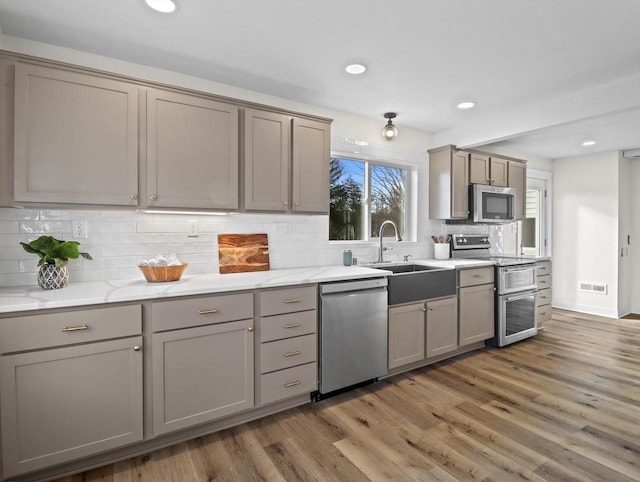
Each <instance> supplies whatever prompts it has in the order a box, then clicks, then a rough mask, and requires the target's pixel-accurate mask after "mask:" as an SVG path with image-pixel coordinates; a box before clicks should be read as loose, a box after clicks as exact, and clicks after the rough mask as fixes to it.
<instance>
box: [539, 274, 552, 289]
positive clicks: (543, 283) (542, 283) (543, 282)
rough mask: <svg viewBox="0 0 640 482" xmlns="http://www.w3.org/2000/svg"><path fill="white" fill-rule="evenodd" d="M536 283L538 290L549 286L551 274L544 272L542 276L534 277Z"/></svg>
mask: <svg viewBox="0 0 640 482" xmlns="http://www.w3.org/2000/svg"><path fill="white" fill-rule="evenodd" d="M536 285H537V286H538V289H539V290H544V289H546V288H551V275H550V274H545V275H543V276H537V277H536Z"/></svg>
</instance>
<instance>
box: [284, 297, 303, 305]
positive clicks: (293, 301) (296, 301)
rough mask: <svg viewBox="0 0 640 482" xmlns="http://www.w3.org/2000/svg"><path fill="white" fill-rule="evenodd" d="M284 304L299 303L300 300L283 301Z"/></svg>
mask: <svg viewBox="0 0 640 482" xmlns="http://www.w3.org/2000/svg"><path fill="white" fill-rule="evenodd" d="M284 302H285V303H287V304H288V303H300V300H299V299H298V298H293V299H291V300H284Z"/></svg>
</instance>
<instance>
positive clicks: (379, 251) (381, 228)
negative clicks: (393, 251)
mask: <svg viewBox="0 0 640 482" xmlns="http://www.w3.org/2000/svg"><path fill="white" fill-rule="evenodd" d="M387 224H390V225H391V226H393V230H394V231H395V233H396V241H402V237H401V236H400V233H398V226H396V223H394V222H393V221H391V220H389V219H387V220H386V221H385V222H383V223H382V224H381V225H380V231H379V232H378V237H379V238H380V249H379V250H378V263H384V257H383V256H382V253H384V251H385V250H386V249H387V248H383V247H382V231H384V227H385V226H386V225H387Z"/></svg>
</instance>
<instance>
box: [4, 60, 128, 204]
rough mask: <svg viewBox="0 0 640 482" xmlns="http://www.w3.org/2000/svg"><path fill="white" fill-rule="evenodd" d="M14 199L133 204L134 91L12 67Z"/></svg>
mask: <svg viewBox="0 0 640 482" xmlns="http://www.w3.org/2000/svg"><path fill="white" fill-rule="evenodd" d="M14 120H15V130H14V148H15V157H14V199H15V201H16V202H18V203H19V202H39V203H69V204H104V205H116V206H129V205H132V206H136V205H137V204H138V200H137V198H138V87H137V86H135V85H133V84H127V83H126V82H120V81H117V80H112V79H107V78H102V77H98V76H92V75H87V74H80V73H77V72H71V71H66V70H60V69H51V68H47V67H40V66H35V65H25V64H16V66H15V119H14Z"/></svg>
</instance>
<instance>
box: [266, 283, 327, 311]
mask: <svg viewBox="0 0 640 482" xmlns="http://www.w3.org/2000/svg"><path fill="white" fill-rule="evenodd" d="M317 304H318V289H317V287H316V286H315V285H313V286H296V287H293V288H284V289H277V290H268V291H261V292H260V316H269V315H279V314H282V313H293V312H294V311H306V310H315V309H316V307H317Z"/></svg>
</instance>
